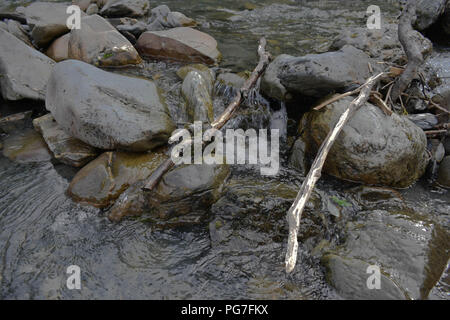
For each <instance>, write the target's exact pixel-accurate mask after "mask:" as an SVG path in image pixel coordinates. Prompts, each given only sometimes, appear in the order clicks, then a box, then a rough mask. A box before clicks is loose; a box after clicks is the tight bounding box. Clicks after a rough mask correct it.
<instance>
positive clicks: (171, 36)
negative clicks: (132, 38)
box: [136, 27, 220, 64]
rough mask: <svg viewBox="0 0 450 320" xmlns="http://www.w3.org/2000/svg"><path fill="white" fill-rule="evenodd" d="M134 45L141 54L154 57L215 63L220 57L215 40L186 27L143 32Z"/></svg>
mask: <svg viewBox="0 0 450 320" xmlns="http://www.w3.org/2000/svg"><path fill="white" fill-rule="evenodd" d="M136 47H137V48H138V50H139V52H140V53H141V54H142V55H143V56H147V57H151V58H155V59H171V60H177V61H184V62H195V63H205V64H215V63H217V62H218V61H219V59H220V52H219V50H217V41H216V40H215V39H214V38H213V37H211V36H210V35H208V34H206V33H203V32H201V31H198V30H195V29H192V28H188V27H180V28H173V29H170V30H164V31H147V32H144V33H143V34H142V35H141V36H140V37H139V39H138V41H137V44H136Z"/></svg>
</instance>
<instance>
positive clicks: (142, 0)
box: [100, 0, 150, 17]
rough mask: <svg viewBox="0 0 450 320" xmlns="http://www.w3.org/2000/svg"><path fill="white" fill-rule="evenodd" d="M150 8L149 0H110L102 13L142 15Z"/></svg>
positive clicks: (108, 14)
mask: <svg viewBox="0 0 450 320" xmlns="http://www.w3.org/2000/svg"><path fill="white" fill-rule="evenodd" d="M149 9H150V4H149V2H148V0H108V1H107V2H106V3H105V4H104V5H103V7H102V9H101V10H100V14H101V15H103V16H106V17H142V16H144V15H146V14H147V13H148V10H149Z"/></svg>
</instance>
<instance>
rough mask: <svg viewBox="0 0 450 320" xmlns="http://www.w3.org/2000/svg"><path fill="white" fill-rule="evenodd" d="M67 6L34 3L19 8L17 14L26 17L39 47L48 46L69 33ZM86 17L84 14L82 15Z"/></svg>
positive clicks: (51, 3)
mask: <svg viewBox="0 0 450 320" xmlns="http://www.w3.org/2000/svg"><path fill="white" fill-rule="evenodd" d="M67 7H68V6H67V5H66V4H62V3H54V2H33V3H31V4H30V5H29V6H26V7H19V8H17V9H16V11H17V12H19V13H22V14H24V15H25V17H26V19H27V24H28V25H29V26H31V27H32V29H31V37H32V38H33V42H34V43H35V45H37V46H38V47H45V46H47V45H48V44H49V43H50V42H51V41H52V40H54V39H56V38H57V37H59V36H61V35H63V34H64V33H67V32H69V28H68V27H67V25H66V23H67V19H68V18H69V16H70V14H67V13H66V10H67ZM81 14H82V15H84V12H82V13H81Z"/></svg>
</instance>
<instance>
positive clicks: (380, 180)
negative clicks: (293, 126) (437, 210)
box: [301, 98, 428, 188]
mask: <svg viewBox="0 0 450 320" xmlns="http://www.w3.org/2000/svg"><path fill="white" fill-rule="evenodd" d="M351 101H352V98H344V99H342V100H340V101H338V102H337V103H334V104H332V105H330V106H327V107H325V108H323V109H322V110H321V111H311V112H309V113H307V114H305V115H304V116H303V118H302V121H301V126H302V130H303V135H302V138H303V141H305V143H306V151H307V155H308V156H309V157H314V156H315V154H316V153H317V150H318V149H319V147H320V145H321V144H322V142H323V140H324V139H325V138H326V136H327V134H328V132H329V131H330V130H331V129H332V128H333V127H334V126H335V125H336V123H337V121H338V119H339V117H340V116H341V114H342V113H343V112H344V110H345V109H346V108H347V106H348V105H349V104H350V103H351ZM426 143H427V139H426V136H425V133H424V132H423V130H421V129H420V128H419V127H417V126H416V125H414V124H413V123H412V122H410V121H409V120H408V119H406V118H405V117H402V116H398V115H397V114H393V115H392V116H390V117H388V116H386V115H385V114H384V113H383V112H382V111H381V110H380V108H378V107H376V106H374V105H372V104H370V103H366V104H365V105H364V106H362V107H361V108H360V109H358V111H357V112H356V113H355V114H354V116H353V117H352V119H350V121H349V123H348V124H347V125H346V126H345V127H344V128H343V130H342V132H341V134H340V135H339V137H338V138H337V140H336V142H335V143H334V145H333V147H332V148H331V150H330V153H329V155H328V157H327V160H326V162H325V165H324V172H326V173H328V174H330V175H333V176H335V177H338V178H341V179H343V180H350V181H357V182H363V183H366V184H377V185H385V186H391V187H398V188H405V187H408V186H410V185H411V184H412V183H414V182H415V181H416V180H417V179H418V178H420V177H421V176H422V175H423V173H424V172H425V168H426V166H427V164H428V156H427V153H426Z"/></svg>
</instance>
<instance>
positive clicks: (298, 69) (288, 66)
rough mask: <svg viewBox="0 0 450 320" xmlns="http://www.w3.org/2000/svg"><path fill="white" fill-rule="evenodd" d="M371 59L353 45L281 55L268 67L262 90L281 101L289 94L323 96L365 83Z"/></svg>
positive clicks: (368, 74)
mask: <svg viewBox="0 0 450 320" xmlns="http://www.w3.org/2000/svg"><path fill="white" fill-rule="evenodd" d="M370 62H371V59H370V58H369V56H368V55H366V54H365V53H364V52H362V51H361V50H359V49H356V48H354V47H352V46H344V47H343V48H342V49H341V50H339V51H336V52H327V53H321V54H308V55H306V56H303V57H293V56H289V55H286V54H282V55H280V56H278V57H276V58H275V60H274V61H272V62H271V63H270V64H269V66H268V67H267V70H266V72H265V74H264V77H263V79H262V82H261V89H262V90H263V92H264V93H265V94H266V95H268V96H269V97H272V98H275V99H278V100H281V101H284V100H286V98H287V94H288V93H293V94H300V95H306V96H312V97H322V96H324V95H327V94H329V93H330V92H333V91H338V90H342V89H344V88H346V87H348V86H350V85H353V84H362V83H364V82H365V81H366V80H367V78H368V77H369V76H370V71H369V66H368V65H369V63H370ZM372 65H373V66H374V67H375V64H374V63H372Z"/></svg>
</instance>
